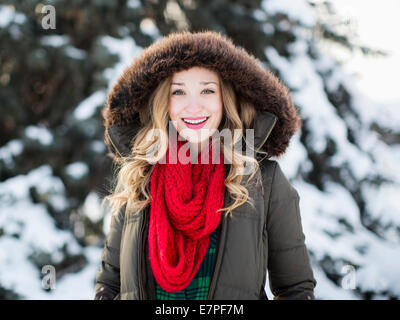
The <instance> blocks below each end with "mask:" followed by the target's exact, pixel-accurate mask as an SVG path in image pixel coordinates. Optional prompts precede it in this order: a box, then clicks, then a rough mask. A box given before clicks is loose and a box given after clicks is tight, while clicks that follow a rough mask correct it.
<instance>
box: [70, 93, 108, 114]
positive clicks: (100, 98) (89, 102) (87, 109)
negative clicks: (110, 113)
mask: <svg viewBox="0 0 400 320" xmlns="http://www.w3.org/2000/svg"><path fill="white" fill-rule="evenodd" d="M105 98H106V93H105V92H104V90H98V91H95V92H93V93H92V94H91V95H90V96H89V97H87V98H86V99H85V100H83V101H82V102H80V103H79V105H78V106H77V107H76V108H75V110H74V117H75V118H76V119H77V120H86V119H89V118H90V117H92V116H93V115H94V114H95V113H96V110H97V108H99V107H103V105H104V101H105Z"/></svg>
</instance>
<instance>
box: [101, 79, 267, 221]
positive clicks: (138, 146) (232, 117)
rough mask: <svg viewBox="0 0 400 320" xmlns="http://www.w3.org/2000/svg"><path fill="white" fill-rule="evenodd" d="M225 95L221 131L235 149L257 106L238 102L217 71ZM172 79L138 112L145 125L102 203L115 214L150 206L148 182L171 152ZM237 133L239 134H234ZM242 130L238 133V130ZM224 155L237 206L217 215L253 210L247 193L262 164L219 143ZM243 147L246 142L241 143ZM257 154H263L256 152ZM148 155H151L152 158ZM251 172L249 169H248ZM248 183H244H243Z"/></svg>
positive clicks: (228, 187)
mask: <svg viewBox="0 0 400 320" xmlns="http://www.w3.org/2000/svg"><path fill="white" fill-rule="evenodd" d="M216 73H217V75H218V78H219V83H220V88H221V95H222V102H223V117H222V120H221V123H220V126H219V128H218V130H221V129H225V128H228V129H230V132H232V133H233V137H232V144H233V146H234V145H235V144H236V143H237V142H238V141H239V140H241V139H243V138H244V139H246V137H245V134H244V133H245V129H250V128H251V124H252V122H253V120H254V117H255V115H256V110H255V108H254V106H253V105H252V104H250V103H248V102H246V101H237V97H236V94H235V92H234V90H233V88H232V86H231V85H230V83H228V82H226V81H224V80H223V79H222V78H221V77H220V75H219V73H218V72H217V71H216ZM171 82H172V76H170V77H168V78H166V79H164V80H163V81H162V82H160V83H159V85H158V86H157V88H156V89H155V90H154V91H153V93H152V95H151V97H150V99H149V101H148V106H147V108H143V111H140V112H139V116H140V120H141V122H142V123H144V124H145V125H144V126H143V127H142V128H141V129H140V130H139V131H138V132H137V134H136V135H135V137H134V138H133V144H132V148H131V153H130V155H129V156H127V157H124V158H122V160H121V161H120V162H119V163H115V165H116V166H115V167H114V170H113V171H114V173H113V177H114V179H113V182H112V190H110V192H111V194H110V195H108V196H106V197H104V199H103V203H102V204H104V202H105V201H109V203H110V204H111V212H112V214H117V213H118V212H119V211H120V210H121V208H122V207H123V206H124V205H125V204H127V203H128V200H129V208H130V212H132V213H135V212H138V211H141V210H143V209H144V208H146V207H147V206H148V205H149V204H150V203H151V195H150V190H149V182H150V179H151V174H152V169H153V167H154V164H155V163H156V162H157V161H158V160H160V159H161V158H162V157H163V156H164V155H165V153H166V151H167V148H168V133H167V130H168V122H169V113H168V105H169V96H170V86H171ZM235 129H236V130H235ZM237 129H239V130H237ZM154 130H159V132H161V133H162V134H161V135H157V136H155V137H154V135H153V136H152V137H154V138H153V139H149V138H148V137H149V135H150V133H151V132H154ZM220 143H221V146H222V148H221V149H220V150H223V152H224V155H227V154H229V159H230V162H231V166H230V170H229V173H228V175H227V177H226V178H225V186H226V188H227V190H228V191H229V193H230V195H231V198H232V199H233V200H234V202H233V203H232V204H231V205H230V206H228V207H226V208H222V209H220V210H218V211H221V212H223V211H226V212H227V213H228V214H231V213H232V211H233V210H234V209H235V208H237V207H239V206H241V205H242V204H244V203H245V202H249V204H250V205H251V206H252V207H254V200H253V199H252V198H251V197H250V196H249V192H248V189H247V185H248V183H249V182H250V181H251V179H252V178H253V176H254V175H255V173H256V172H257V170H258V168H259V163H258V161H257V160H256V158H255V157H252V156H247V155H246V154H244V153H243V152H242V150H237V149H235V148H229V147H228V146H226V145H225V144H224V143H223V142H222V141H220ZM242 143H243V141H242ZM254 151H255V152H256V153H264V152H262V151H258V150H254ZM149 155H152V156H150V157H149ZM245 164H246V168H247V165H249V164H250V168H251V174H250V175H249V178H248V179H247V180H246V181H245V180H244V175H243V174H242V172H243V170H244V167H245ZM246 170H248V169H246ZM244 182H245V183H244Z"/></svg>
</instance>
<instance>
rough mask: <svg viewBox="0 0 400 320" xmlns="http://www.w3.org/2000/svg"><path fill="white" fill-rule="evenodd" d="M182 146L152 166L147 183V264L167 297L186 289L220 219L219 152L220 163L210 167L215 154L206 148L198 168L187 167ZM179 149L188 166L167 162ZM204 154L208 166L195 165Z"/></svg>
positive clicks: (221, 182) (222, 174) (221, 171)
mask: <svg viewBox="0 0 400 320" xmlns="http://www.w3.org/2000/svg"><path fill="white" fill-rule="evenodd" d="M185 143H186V141H177V143H176V145H175V147H171V145H170V147H169V148H168V151H167V154H166V161H164V162H165V163H164V164H160V163H159V162H158V163H156V164H155V166H154V168H153V172H152V176H151V182H150V189H151V208H150V226H149V238H148V241H149V254H150V264H151V267H152V271H153V274H154V278H155V279H156V281H157V283H158V284H159V286H160V287H161V288H162V289H164V290H165V291H167V292H176V291H180V290H183V289H185V288H186V287H187V286H188V285H189V283H190V282H191V281H192V279H193V278H194V276H195V275H196V273H197V271H198V269H199V268H200V264H201V262H202V260H203V258H204V256H205V254H206V252H207V249H208V246H209V242H210V234H211V233H212V232H213V231H214V230H215V229H216V228H217V227H218V224H219V222H220V219H221V212H218V213H217V212H216V211H217V210H218V209H221V208H222V207H223V205H224V194H225V184H224V181H225V165H224V158H223V153H222V152H221V153H220V154H219V163H215V162H216V161H215V160H216V159H217V158H218V157H217V154H216V153H217V152H216V151H215V148H212V144H211V143H210V144H209V146H208V147H205V149H203V150H202V151H201V152H200V153H199V155H198V158H197V159H198V161H197V162H198V163H192V162H191V161H190V158H189V156H188V155H189V148H188V144H187V143H186V145H185ZM183 145H185V149H187V151H186V153H185V154H186V156H187V157H188V159H189V161H182V162H188V163H187V164H182V163H181V162H180V161H179V157H176V158H173V157H172V159H177V161H176V160H175V163H174V161H171V163H170V162H169V153H172V154H173V153H174V152H177V154H178V155H179V154H180V152H179V150H180V149H181V147H182V146H183ZM175 148H176V149H177V150H178V151H176V149H175ZM185 149H183V150H181V152H182V151H185ZM204 151H206V153H204ZM202 154H203V156H202ZM204 154H205V157H206V159H207V158H208V163H201V162H200V161H201V159H202V157H204ZM203 159H204V158H203ZM213 159H214V161H213Z"/></svg>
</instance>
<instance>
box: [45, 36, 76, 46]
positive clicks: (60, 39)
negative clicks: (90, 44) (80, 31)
mask: <svg viewBox="0 0 400 320" xmlns="http://www.w3.org/2000/svg"><path fill="white" fill-rule="evenodd" d="M40 42H41V44H43V45H46V46H50V47H55V48H58V47H62V46H64V45H67V44H68V43H70V38H69V36H66V35H63V36H60V35H49V36H42V37H41V39H40Z"/></svg>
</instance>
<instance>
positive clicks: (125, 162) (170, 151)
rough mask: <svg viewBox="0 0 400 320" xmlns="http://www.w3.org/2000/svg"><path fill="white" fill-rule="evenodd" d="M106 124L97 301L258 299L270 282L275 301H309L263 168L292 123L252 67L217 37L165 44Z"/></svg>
mask: <svg viewBox="0 0 400 320" xmlns="http://www.w3.org/2000/svg"><path fill="white" fill-rule="evenodd" d="M103 116H104V119H105V127H106V133H105V141H106V144H107V145H108V147H109V149H110V151H111V156H112V157H113V158H114V160H115V162H116V163H117V164H118V165H119V171H118V175H116V178H117V179H116V185H115V189H114V190H113V192H112V194H111V195H110V196H108V197H106V199H107V200H109V201H110V203H111V206H112V212H113V215H112V222H111V227H110V231H109V233H108V235H107V238H106V243H105V246H104V250H103V253H102V264H101V267H100V270H99V272H98V274H97V277H96V287H95V292H96V293H95V299H135V300H137V299H139V300H142V299H218V300H220V299H227V300H229V299H233V300H238V299H267V296H266V294H265V289H264V288H265V283H266V272H267V270H268V275H269V285H270V288H271V292H272V293H273V294H274V299H305V300H311V299H314V294H313V290H314V287H315V285H316V281H315V279H314V277H313V272H312V269H311V266H310V260H309V255H308V251H307V248H306V246H305V243H304V240H305V237H304V234H303V231H302V226H301V219H300V213H299V196H298V193H297V191H296V190H295V189H294V188H293V187H292V186H291V185H290V183H289V181H288V180H287V179H286V177H285V176H284V174H283V172H282V171H281V169H280V167H279V164H278V163H277V162H276V161H273V160H269V159H268V158H270V157H271V156H276V157H278V156H280V155H282V154H283V153H284V152H285V150H286V149H287V146H288V144H289V140H290V138H291V137H292V135H293V134H294V133H295V132H296V130H298V129H299V128H300V125H301V120H300V118H299V116H298V114H297V111H296V109H295V107H294V105H293V102H292V100H291V98H290V96H289V93H288V90H287V88H286V87H285V86H284V85H283V84H282V83H281V82H280V81H279V80H278V79H277V78H276V77H275V76H274V75H273V74H272V73H270V72H269V71H267V70H265V69H264V68H262V67H261V65H260V63H259V61H258V60H257V59H256V58H254V57H253V56H252V55H250V54H249V53H247V52H246V51H245V50H244V49H243V48H241V47H238V46H235V45H234V44H233V42H232V40H230V39H229V38H227V37H225V36H223V35H221V34H220V33H217V32H213V31H203V32H197V33H191V32H188V31H185V32H180V33H178V32H177V33H173V34H170V35H169V36H167V37H164V38H163V39H161V40H159V41H157V42H156V43H154V44H153V45H151V46H150V47H148V48H147V49H146V50H145V51H144V52H143V53H142V54H141V55H140V56H139V57H138V58H137V59H135V61H134V62H133V64H132V65H131V66H129V67H128V68H127V69H126V70H125V71H124V73H123V74H122V75H121V77H120V78H119V80H118V82H117V83H116V85H115V86H114V87H113V89H112V90H111V92H110V94H109V96H108V100H107V105H106V107H105V109H104V111H103ZM224 130H225V132H229V133H231V140H230V138H229V137H228V138H227V136H226V135H222V134H221V133H222V132H224ZM223 136H224V137H223ZM228 136H229V135H228ZM249 150H250V151H252V152H254V151H255V153H251V152H250V153H249V152H248V151H249ZM174 159H177V161H174Z"/></svg>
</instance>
